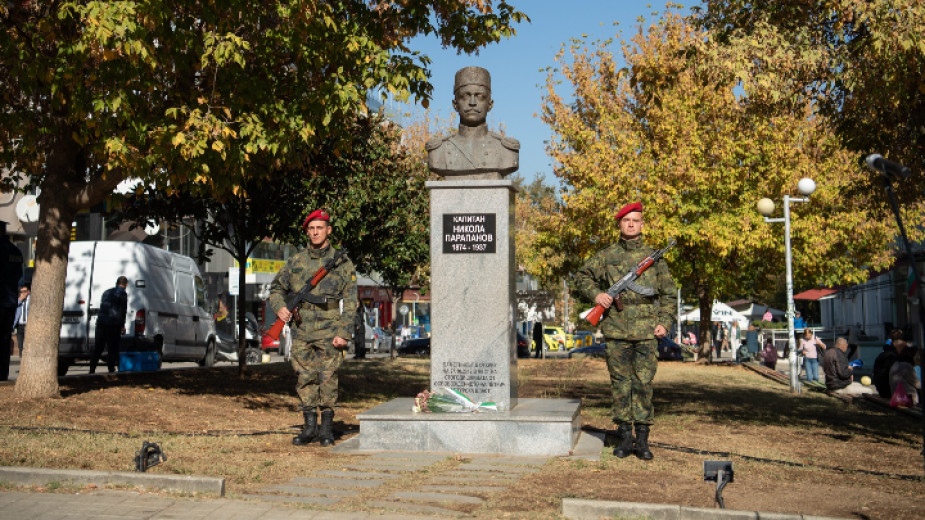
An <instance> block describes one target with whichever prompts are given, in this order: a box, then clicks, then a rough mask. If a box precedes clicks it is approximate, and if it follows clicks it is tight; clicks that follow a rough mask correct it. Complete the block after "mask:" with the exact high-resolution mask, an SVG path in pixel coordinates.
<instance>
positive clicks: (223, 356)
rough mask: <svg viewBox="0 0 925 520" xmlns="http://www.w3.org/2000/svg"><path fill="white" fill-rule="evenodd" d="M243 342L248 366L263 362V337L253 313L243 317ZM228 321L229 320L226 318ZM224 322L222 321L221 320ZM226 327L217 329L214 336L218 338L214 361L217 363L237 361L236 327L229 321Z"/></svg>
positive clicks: (261, 329)
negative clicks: (245, 344)
mask: <svg viewBox="0 0 925 520" xmlns="http://www.w3.org/2000/svg"><path fill="white" fill-rule="evenodd" d="M244 318H245V322H244V338H245V339H244V341H245V342H246V343H247V350H246V351H245V355H246V356H247V364H248V365H257V364H260V363H261V362H262V361H263V348H262V339H263V336H264V332H263V328H261V327H260V325H259V324H258V323H257V318H256V317H255V316H254V313H252V312H248V313H246V314H245V315H244ZM226 319H229V320H230V318H226ZM223 321H224V320H223ZM228 325H229V326H228V327H217V329H216V336H217V337H218V343H217V349H216V360H217V361H231V362H237V361H238V340H237V338H236V336H237V335H238V327H237V326H236V325H234V324H233V322H231V321H229V323H228Z"/></svg>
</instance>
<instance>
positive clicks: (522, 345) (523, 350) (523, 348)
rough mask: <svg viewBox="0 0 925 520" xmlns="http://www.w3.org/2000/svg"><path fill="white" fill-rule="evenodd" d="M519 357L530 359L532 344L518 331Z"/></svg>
mask: <svg viewBox="0 0 925 520" xmlns="http://www.w3.org/2000/svg"><path fill="white" fill-rule="evenodd" d="M517 357H522V358H528V357H530V344H529V343H528V342H527V338H525V337H524V335H523V334H521V333H520V331H519V330H518V331H517Z"/></svg>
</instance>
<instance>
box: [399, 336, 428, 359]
mask: <svg viewBox="0 0 925 520" xmlns="http://www.w3.org/2000/svg"><path fill="white" fill-rule="evenodd" d="M396 351H397V352H398V355H399V356H408V355H414V356H422V355H423V356H429V355H430V338H415V339H409V340H408V341H406V342H404V343H402V345H401V346H400V347H397V348H396Z"/></svg>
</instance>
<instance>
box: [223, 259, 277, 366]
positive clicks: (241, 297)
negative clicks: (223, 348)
mask: <svg viewBox="0 0 925 520" xmlns="http://www.w3.org/2000/svg"><path fill="white" fill-rule="evenodd" d="M239 252H240V253H243V258H242V257H241V256H242V255H238V256H239V258H236V259H235V260H237V261H238V308H237V309H235V314H237V315H238V377H240V378H242V379H243V378H244V377H246V376H247V329H246V327H245V325H246V321H245V320H246V319H245V317H244V316H245V314H246V309H247V291H246V286H245V285H244V284H245V283H246V280H247V252H246V250H245V251H241V250H240V249H239ZM290 310H291V309H290Z"/></svg>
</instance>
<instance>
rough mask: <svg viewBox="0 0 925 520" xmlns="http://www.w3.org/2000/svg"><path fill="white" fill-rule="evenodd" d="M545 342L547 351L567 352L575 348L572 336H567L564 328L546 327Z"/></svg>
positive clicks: (544, 328)
mask: <svg viewBox="0 0 925 520" xmlns="http://www.w3.org/2000/svg"><path fill="white" fill-rule="evenodd" d="M543 341H544V342H545V343H546V350H567V349H568V348H573V347H574V340H573V339H572V335H571V334H566V333H565V329H563V328H562V327H553V326H550V325H544V326H543Z"/></svg>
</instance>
